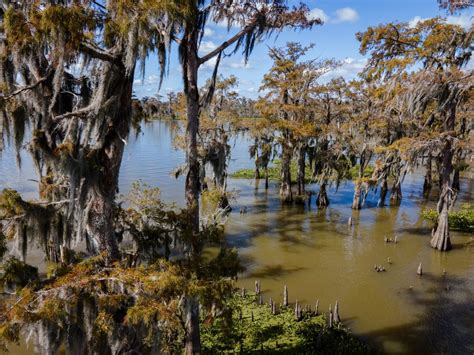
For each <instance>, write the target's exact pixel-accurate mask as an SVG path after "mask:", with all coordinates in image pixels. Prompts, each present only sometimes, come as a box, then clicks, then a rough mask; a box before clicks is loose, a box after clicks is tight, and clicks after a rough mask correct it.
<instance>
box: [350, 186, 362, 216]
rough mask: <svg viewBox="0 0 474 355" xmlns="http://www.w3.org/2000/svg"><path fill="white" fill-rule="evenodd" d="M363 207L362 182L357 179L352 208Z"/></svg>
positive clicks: (358, 208)
mask: <svg viewBox="0 0 474 355" xmlns="http://www.w3.org/2000/svg"><path fill="white" fill-rule="evenodd" d="M361 207H362V183H361V182H360V181H357V182H356V184H355V186H354V198H353V199H352V209H353V210H360V209H361Z"/></svg>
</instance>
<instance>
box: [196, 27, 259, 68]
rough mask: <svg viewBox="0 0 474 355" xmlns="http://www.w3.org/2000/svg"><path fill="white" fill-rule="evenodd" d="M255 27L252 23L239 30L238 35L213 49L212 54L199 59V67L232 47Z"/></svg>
mask: <svg viewBox="0 0 474 355" xmlns="http://www.w3.org/2000/svg"><path fill="white" fill-rule="evenodd" d="M255 25H256V22H252V23H251V24H248V25H247V26H245V27H244V28H243V29H242V30H240V31H239V32H238V33H236V34H235V35H234V36H232V37H231V38H230V39H228V40H227V41H225V42H223V43H222V44H221V45H220V46H218V47H217V48H216V49H214V50H213V51H212V52H209V53H208V54H206V55H205V56H204V57H202V58H199V65H201V64H203V63H205V62H207V61H208V60H210V59H212V58H213V57H215V56H216V55H218V54H219V53H221V52H222V51H224V50H225V49H226V48H227V47H229V46H230V45H232V44H233V43H235V42H237V41H238V40H239V38H241V37H243V36H245V35H246V34H247V33H249V32H250V31H252V30H253V29H254V27H255Z"/></svg>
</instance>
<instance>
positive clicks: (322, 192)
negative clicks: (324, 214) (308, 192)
mask: <svg viewBox="0 0 474 355" xmlns="http://www.w3.org/2000/svg"><path fill="white" fill-rule="evenodd" d="M316 205H317V206H318V207H319V208H324V207H327V206H329V199H328V194H327V190H326V182H325V181H324V182H323V183H321V186H320V187H319V192H318V198H317V199H316Z"/></svg>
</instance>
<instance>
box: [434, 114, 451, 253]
mask: <svg viewBox="0 0 474 355" xmlns="http://www.w3.org/2000/svg"><path fill="white" fill-rule="evenodd" d="M455 118H456V110H455V108H454V107H453V108H452V109H451V110H450V112H449V117H448V119H447V120H446V121H445V122H446V123H445V125H446V127H445V130H446V131H452V130H453V129H454V123H455ZM441 154H442V161H441V164H442V166H441V176H440V178H441V193H440V196H439V200H438V205H437V210H438V220H437V223H436V225H435V227H434V228H433V231H432V238H431V246H432V247H433V248H435V249H438V250H441V251H446V250H450V249H451V248H452V246H451V239H450V237H449V225H448V213H449V211H450V209H451V207H452V205H453V190H452V189H451V173H452V171H453V156H454V152H453V138H452V137H450V136H448V137H446V138H445V143H444V147H443V150H442V153H441Z"/></svg>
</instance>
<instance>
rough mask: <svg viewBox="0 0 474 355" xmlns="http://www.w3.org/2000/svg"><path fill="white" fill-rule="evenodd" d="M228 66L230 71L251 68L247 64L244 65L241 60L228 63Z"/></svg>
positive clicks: (243, 61)
mask: <svg viewBox="0 0 474 355" xmlns="http://www.w3.org/2000/svg"><path fill="white" fill-rule="evenodd" d="M226 66H227V65H226ZM228 66H229V67H230V68H232V69H250V68H251V67H252V66H251V65H250V63H249V62H247V63H245V60H243V59H242V60H240V61H239V62H230V63H229V65H228Z"/></svg>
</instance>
